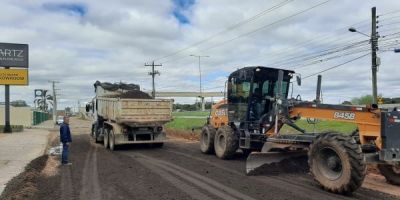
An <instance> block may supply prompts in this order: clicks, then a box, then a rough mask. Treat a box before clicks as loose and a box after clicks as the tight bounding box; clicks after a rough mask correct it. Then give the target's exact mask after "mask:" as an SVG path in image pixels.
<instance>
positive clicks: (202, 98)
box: [190, 54, 210, 111]
mask: <svg viewBox="0 0 400 200" xmlns="http://www.w3.org/2000/svg"><path fill="white" fill-rule="evenodd" d="M190 56H192V57H197V58H198V59H199V75H200V98H201V110H202V111H204V110H205V105H204V97H203V91H202V87H201V65H200V63H201V58H208V57H210V56H202V55H193V54H192V55H190Z"/></svg>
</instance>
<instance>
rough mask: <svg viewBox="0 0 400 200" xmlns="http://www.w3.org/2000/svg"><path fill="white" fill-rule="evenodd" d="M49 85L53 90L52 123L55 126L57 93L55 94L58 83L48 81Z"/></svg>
mask: <svg viewBox="0 0 400 200" xmlns="http://www.w3.org/2000/svg"><path fill="white" fill-rule="evenodd" d="M48 82H49V83H51V86H52V90H53V123H54V124H56V121H57V93H56V83H60V82H59V81H48Z"/></svg>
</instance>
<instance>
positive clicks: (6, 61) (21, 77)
mask: <svg viewBox="0 0 400 200" xmlns="http://www.w3.org/2000/svg"><path fill="white" fill-rule="evenodd" d="M0 66H1V67H4V69H3V70H0V84H1V85H5V123H4V133H11V132H12V129H11V123H10V85H28V70H27V68H28V66H29V47H28V45H27V44H13V43H0ZM10 67H15V68H26V70H21V71H20V70H15V69H10Z"/></svg>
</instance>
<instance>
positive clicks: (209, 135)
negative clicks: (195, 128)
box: [200, 125, 216, 154]
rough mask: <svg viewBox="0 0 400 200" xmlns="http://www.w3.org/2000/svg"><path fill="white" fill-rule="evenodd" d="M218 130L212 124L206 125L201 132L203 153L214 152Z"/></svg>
mask: <svg viewBox="0 0 400 200" xmlns="http://www.w3.org/2000/svg"><path fill="white" fill-rule="evenodd" d="M215 133H216V130H215V128H214V127H212V126H210V125H205V126H203V128H202V129H201V134H200V150H201V152H202V153H205V154H211V153H214V138H215Z"/></svg>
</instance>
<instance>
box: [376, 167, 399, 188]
mask: <svg viewBox="0 0 400 200" xmlns="http://www.w3.org/2000/svg"><path fill="white" fill-rule="evenodd" d="M378 169H379V171H380V172H381V174H382V175H383V176H384V177H385V178H386V181H387V182H389V183H391V184H393V185H400V165H385V164H379V165H378Z"/></svg>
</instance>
